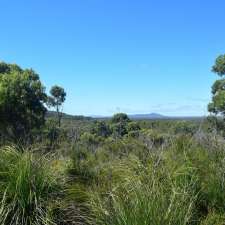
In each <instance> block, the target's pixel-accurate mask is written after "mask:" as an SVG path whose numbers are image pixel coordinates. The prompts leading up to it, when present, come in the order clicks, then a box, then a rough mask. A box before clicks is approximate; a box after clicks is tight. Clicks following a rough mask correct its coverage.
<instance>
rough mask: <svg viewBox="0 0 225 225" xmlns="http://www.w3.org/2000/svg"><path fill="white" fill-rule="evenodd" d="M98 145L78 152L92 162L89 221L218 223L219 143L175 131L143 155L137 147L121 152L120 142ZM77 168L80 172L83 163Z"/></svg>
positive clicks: (111, 224)
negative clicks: (168, 141) (216, 145)
mask: <svg viewBox="0 0 225 225" xmlns="http://www.w3.org/2000/svg"><path fill="white" fill-rule="evenodd" d="M113 146H114V147H115V144H113ZM103 148H104V147H103ZM103 148H100V149H97V150H96V152H95V154H94V156H92V157H91V156H88V157H87V161H86V159H85V158H82V163H84V164H85V163H87V164H86V165H88V162H89V159H90V157H91V158H92V160H93V161H94V162H95V163H91V164H89V166H90V165H91V166H92V167H91V168H90V169H91V170H92V171H93V170H94V171H95V179H94V180H92V182H91V183H88V185H87V187H86V193H87V194H88V195H89V200H88V201H87V202H86V205H87V206H88V207H89V209H90V212H91V220H89V223H90V224H95V225H211V224H215V225H224V221H223V219H224V218H225V205H224V203H225V192H224V190H225V172H224V171H225V151H224V149H225V148H224V145H223V146H221V148H217V149H216V150H211V149H210V146H207V147H205V146H204V145H202V144H200V143H199V142H198V141H196V140H195V138H193V137H190V136H181V137H178V138H175V139H173V140H172V141H171V144H170V146H166V148H165V149H160V151H154V152H151V153H150V154H145V156H146V158H145V160H143V154H140V149H137V150H134V149H131V151H130V152H127V153H126V154H122V155H121V151H122V152H123V149H124V146H123V145H122V146H121V148H120V145H117V150H116V151H113V152H108V155H107V157H105V155H106V152H107V149H109V148H110V146H107V148H106V149H103ZM144 150H145V149H143V151H144ZM87 154H92V153H87ZM108 157H109V158H108ZM75 158H76V156H75ZM106 158H108V160H105V159H106ZM78 161H79V158H76V160H74V163H75V164H76V163H77V162H78ZM79 168H80V174H82V170H83V169H84V171H87V168H89V167H84V168H82V167H79Z"/></svg>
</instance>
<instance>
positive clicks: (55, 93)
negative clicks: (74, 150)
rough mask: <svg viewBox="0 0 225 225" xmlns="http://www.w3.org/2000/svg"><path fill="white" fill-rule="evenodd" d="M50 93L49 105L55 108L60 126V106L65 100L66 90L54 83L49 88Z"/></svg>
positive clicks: (61, 108) (61, 109)
mask: <svg viewBox="0 0 225 225" xmlns="http://www.w3.org/2000/svg"><path fill="white" fill-rule="evenodd" d="M50 94H51V96H50V97H49V105H50V106H51V107H55V108H56V113H57V118H58V125H59V127H60V126H61V119H62V111H63V107H62V106H63V103H64V102H65V100H66V92H65V90H64V89H63V88H62V87H60V86H57V85H55V86H53V87H52V88H51V90H50Z"/></svg>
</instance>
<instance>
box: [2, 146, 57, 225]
mask: <svg viewBox="0 0 225 225" xmlns="http://www.w3.org/2000/svg"><path fill="white" fill-rule="evenodd" d="M55 187H56V180H55V176H54V175H53V173H52V172H51V170H50V164H49V161H48V160H47V159H46V158H44V156H42V157H39V156H38V155H34V154H32V153H30V152H26V151H25V152H19V151H18V150H16V149H15V148H13V147H4V148H2V149H0V221H1V225H31V224H33V225H45V224H51V223H52V222H51V220H50V217H49V216H50V215H49V214H48V201H49V200H50V199H51V195H52V194H53V192H54V189H55Z"/></svg>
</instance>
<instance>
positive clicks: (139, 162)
mask: <svg viewBox="0 0 225 225" xmlns="http://www.w3.org/2000/svg"><path fill="white" fill-rule="evenodd" d="M212 71H213V72H214V73H216V74H218V75H219V79H218V80H217V81H215V83H214V84H213V86H212V101H211V103H209V105H208V110H209V112H210V115H209V116H208V117H207V118H202V119H197V120H179V119H176V120H167V119H164V120H136V121H135V120H131V119H130V118H129V116H128V115H126V114H125V113H118V114H116V115H114V116H113V117H112V118H108V119H93V118H86V117H82V116H80V117H74V118H73V117H68V116H66V114H64V113H63V110H62V109H63V104H64V102H65V101H66V91H65V90H64V88H63V87H60V86H58V85H54V86H53V87H52V88H51V89H50V92H49V93H46V89H45V87H44V85H43V84H42V82H41V80H40V77H39V75H38V74H37V73H36V72H35V71H34V70H33V69H22V68H21V67H19V66H18V65H16V64H7V63H4V62H2V63H0V224H1V225H70V224H71V225H72V224H82V225H224V221H225V191H224V190H225V172H224V171H225V79H224V75H225V55H221V56H219V57H218V58H217V59H216V61H215V64H214V65H213V67H212ZM49 110H51V111H49ZM53 110H54V112H53Z"/></svg>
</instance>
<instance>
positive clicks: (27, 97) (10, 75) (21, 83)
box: [0, 63, 47, 139]
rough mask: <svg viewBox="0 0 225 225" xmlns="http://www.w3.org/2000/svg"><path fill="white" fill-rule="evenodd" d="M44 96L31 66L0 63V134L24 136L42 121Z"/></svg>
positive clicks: (39, 125) (37, 77)
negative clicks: (28, 67)
mask: <svg viewBox="0 0 225 225" xmlns="http://www.w3.org/2000/svg"><path fill="white" fill-rule="evenodd" d="M46 100H47V95H46V94H45V88H44V86H43V85H42V83H41V81H40V79H39V75H38V74H37V73H35V72H34V71H33V70H32V69H25V70H23V69H21V68H20V67H19V66H18V65H15V64H6V63H0V126H1V132H2V135H5V134H8V135H10V136H12V137H14V138H16V139H17V138H21V136H23V135H27V134H28V133H29V132H30V131H31V130H32V129H33V128H40V127H41V126H42V125H43V124H44V122H45V113H46V111H47V110H46V108H45V103H46Z"/></svg>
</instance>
